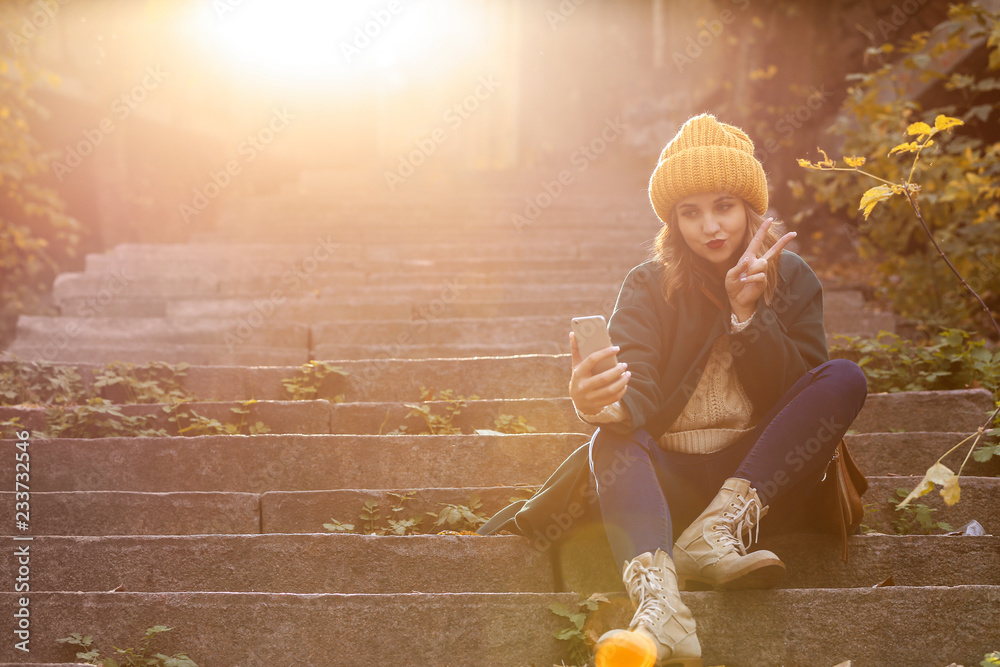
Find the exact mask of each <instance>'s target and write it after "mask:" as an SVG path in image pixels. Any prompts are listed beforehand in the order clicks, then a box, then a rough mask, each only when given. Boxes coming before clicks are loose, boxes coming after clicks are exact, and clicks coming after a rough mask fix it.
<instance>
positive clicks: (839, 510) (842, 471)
mask: <svg viewBox="0 0 1000 667" xmlns="http://www.w3.org/2000/svg"><path fill="white" fill-rule="evenodd" d="M867 490H868V480H867V479H865V475H864V473H862V472H861V469H860V468H858V465H857V464H856V463H855V462H854V458H853V457H852V456H851V452H850V450H848V449H847V442H845V441H844V440H843V439H842V440H841V441H840V443H839V444H838V445H837V449H836V450H835V451H834V453H833V459H832V460H831V461H830V463H829V464H827V467H826V473H825V474H824V475H823V479H822V480H820V483H819V489H818V492H817V496H816V497H817V499H818V500H817V502H818V504H819V507H817V508H816V513H815V514H814V516H815V517H816V521H817V523H818V525H817V526H816V528H818V529H819V530H821V531H822V532H824V533H833V534H834V535H840V538H841V541H842V547H843V551H842V553H841V558H843V559H844V562H845V563H846V562H847V560H848V554H847V536H848V535H853V534H854V533H855V532H856V531H857V529H858V526H860V525H861V521H862V520H863V519H864V515H865V508H864V504H863V503H862V502H861V497H862V496H863V495H864V494H865V491H867Z"/></svg>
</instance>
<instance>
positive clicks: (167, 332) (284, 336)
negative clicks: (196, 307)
mask: <svg viewBox="0 0 1000 667" xmlns="http://www.w3.org/2000/svg"><path fill="white" fill-rule="evenodd" d="M240 324H241V323H240V321H239V320H235V319H234V320H232V321H227V320H226V319H203V318H197V317H194V318H189V319H180V318H169V319H167V318H159V317H150V318H139V317H122V318H117V317H93V318H87V317H58V318H57V317H46V316H39V315H22V316H21V317H20V318H19V319H18V323H17V336H18V340H17V342H19V343H22V344H27V343H30V344H32V345H34V346H41V345H44V344H45V343H48V342H50V340H51V338H52V333H53V332H56V331H58V332H65V333H66V335H67V336H68V337H69V345H67V346H77V345H87V344H89V345H95V344H101V345H104V346H107V347H111V346H113V345H117V344H121V343H125V344H127V345H131V346H133V347H138V346H141V345H146V346H150V347H153V346H155V345H159V344H168V345H216V346H220V347H221V346H229V347H233V348H237V347H239V346H241V345H256V346H268V347H303V348H304V347H307V346H308V344H309V327H308V326H307V325H305V324H302V323H297V322H286V321H282V320H280V319H276V318H272V319H268V318H266V317H264V318H261V320H260V322H257V321H256V320H255V321H254V322H251V323H243V324H244V325H245V326H242V327H241V326H240ZM15 348H16V346H12V348H11V349H12V351H13V350H14V349H15Z"/></svg>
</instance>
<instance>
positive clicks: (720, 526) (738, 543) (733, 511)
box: [714, 493, 761, 556]
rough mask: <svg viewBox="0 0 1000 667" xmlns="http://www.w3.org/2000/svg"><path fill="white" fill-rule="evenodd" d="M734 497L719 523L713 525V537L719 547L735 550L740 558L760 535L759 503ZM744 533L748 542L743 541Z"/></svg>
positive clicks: (740, 496)
mask: <svg viewBox="0 0 1000 667" xmlns="http://www.w3.org/2000/svg"><path fill="white" fill-rule="evenodd" d="M735 495H736V497H735V498H734V499H733V500H732V501H731V502H730V503H729V508H728V509H727V510H726V511H725V512H723V513H722V519H721V521H720V522H719V523H717V524H715V526H714V528H715V535H716V537H717V539H718V542H719V544H720V546H723V547H728V548H730V549H737V550H738V551H739V552H740V555H741V556H746V555H747V549H748V548H749V547H750V546H751V545H752V544H753V543H754V542H756V541H757V538H758V536H759V535H760V516H761V507H760V501H758V500H757V499H756V498H744V497H743V496H742V495H741V494H738V493H737V494H735ZM744 532H745V533H746V534H747V539H748V540H749V541H744V538H743V533H744Z"/></svg>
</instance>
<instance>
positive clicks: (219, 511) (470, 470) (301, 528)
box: [0, 433, 1000, 535]
mask: <svg viewBox="0 0 1000 667" xmlns="http://www.w3.org/2000/svg"><path fill="white" fill-rule="evenodd" d="M960 435H961V434H948V433H922V434H902V433H900V434H879V435H878V436H867V435H862V436H848V438H847V440H848V444H849V445H850V446H851V451H852V452H853V454H854V456H855V458H856V460H857V462H858V465H859V466H860V467H861V469H862V470H863V471H864V472H865V473H866V474H867V475H869V476H872V477H873V478H875V477H879V478H883V479H885V480H890V481H889V482H887V483H891V480H893V479H895V478H894V477H886V475H893V474H894V475H897V476H899V475H904V474H906V473H910V475H911V476H912V474H913V473H916V472H922V471H923V469H924V468H926V467H928V466H930V465H931V464H932V463H933V462H934V461H935V460H936V459H937V456H939V455H940V454H941V453H943V452H944V451H945V447H946V446H947V445H949V444H952V443H954V442H957V441H958V439H959V438H958V437H957V436H960ZM913 436H916V438H914V437H913ZM402 438H405V436H402V437H401V441H402ZM232 439H234V440H239V438H238V437H234V438H232ZM435 439H436V440H439V441H440V440H443V441H445V443H444V446H442V445H440V444H438V445H435V444H434V442H433V441H431V442H426V443H420V444H423V447H425V448H426V450H427V451H426V452H422V456H425V457H431V458H432V459H433V457H435V456H438V455H440V456H446V455H447V454H448V453H449V451H453V450H454V449H456V448H458V447H465V448H471V447H473V446H476V445H481V449H480V451H482V450H485V449H489V450H499V451H497V452H496V453H493V452H492V451H491V452H489V453H487V454H485V455H484V454H480V455H479V456H480V457H481V460H482V461H483V462H484V465H482V466H479V465H477V464H478V460H470V461H469V462H467V463H466V465H465V466H464V468H463V471H462V473H463V476H461V478H460V479H458V480H457V481H455V478H454V477H452V478H450V480H446V481H452V482H453V483H458V484H477V483H482V480H484V479H489V478H490V477H491V476H493V477H495V472H494V471H492V470H491V467H494V466H496V465H498V464H497V461H498V460H499V459H500V458H501V457H502V456H503V455H504V454H511V453H520V452H516V451H515V452H512V450H511V446H510V444H509V443H505V442H504V438H501V437H499V436H437V437H436V438H435ZM527 440H529V441H530V440H531V439H527ZM587 440H588V438H587V436H586V435H584V434H577V435H567V436H566V437H564V438H562V439H561V441H560V442H559V443H557V444H556V445H555V446H551V447H536V448H534V449H532V454H533V458H531V459H530V460H528V459H525V460H523V461H522V462H521V463H519V464H518V465H517V466H516V468H515V470H514V472H517V477H516V479H520V480H522V482H521V483H523V484H531V483H534V484H535V485H538V484H540V483H541V481H543V480H544V479H545V478H546V477H548V475H550V474H551V473H552V472H553V471H554V470H555V468H556V467H557V466H558V465H559V463H561V462H562V460H563V459H564V458H565V456H566V455H568V454H569V452H571V451H573V449H575V448H576V447H577V446H579V445H582V444H584V443H586V442H587ZM411 441H412V440H411ZM160 442H161V441H156V442H152V443H149V445H150V447H151V448H159V449H162V448H168V447H169V446H168V445H160ZM104 444H105V448H104V459H103V460H105V461H107V462H109V463H113V464H115V465H119V466H120V465H122V464H124V463H127V462H128V463H132V462H134V461H136V460H142V459H141V456H142V453H141V452H139V453H138V454H136V453H134V447H132V448H129V447H126V446H125V445H124V443H121V442H117V441H112V440H105V441H104ZM203 444H205V443H203ZM242 444H243V443H242V442H239V443H235V445H237V446H234V443H229V442H223V443H222V444H215V445H213V444H205V446H206V447H212V449H218V450H221V451H222V452H223V453H224V454H225V453H229V454H231V455H233V456H239V457H241V458H242V459H246V458H249V459H250V462H249V463H250V464H251V465H254V464H255V465H258V466H259V468H258V469H257V470H248V471H247V472H246V473H245V479H244V480H239V479H223V480H221V481H222V482H229V483H231V484H232V485H233V486H239V485H240V484H242V485H243V486H245V487H251V486H252V490H254V491H260V490H262V489H265V488H289V487H290V486H291V485H294V484H295V481H294V480H295V479H297V478H298V477H299V476H300V474H302V473H301V472H300V471H297V470H296V469H295V465H305V466H308V465H309V464H308V463H306V464H302V463H301V462H300V461H301V459H300V460H299V461H296V462H290V463H289V464H288V465H287V467H282V468H280V469H279V468H278V466H277V465H276V464H274V463H272V462H271V461H270V460H261V459H262V457H260V456H253V454H252V450H249V451H250V452H251V453H248V449H247V448H246V447H244V446H241V445H242ZM307 444H310V445H312V446H313V447H314V448H315V450H316V454H315V457H316V458H318V459H319V461H318V464H317V465H319V466H323V465H325V463H326V462H325V461H324V460H323V459H322V452H323V451H324V449H326V448H332V447H339V448H341V449H343V448H349V449H350V448H353V449H354V450H356V451H354V452H353V456H354V458H355V460H356V461H358V462H359V463H357V464H356V465H357V466H358V468H359V470H358V473H359V474H358V477H362V479H361V483H365V482H366V481H367V480H368V479H372V480H375V479H380V478H382V479H385V478H387V477H390V476H391V472H386V470H387V469H389V468H390V465H391V464H389V463H386V462H385V461H384V460H383V459H381V458H380V457H373V456H370V455H369V456H367V457H366V456H365V452H366V449H365V448H366V447H367V448H371V446H372V443H371V442H370V439H368V438H361V439H359V441H357V442H354V441H352V442H351V443H349V444H347V445H345V444H344V443H343V439H342V438H338V437H332V438H325V439H315V438H313V439H312V440H311V441H310V442H309V443H307ZM448 445H451V449H450V450H449V449H448V448H447V446H448ZM374 446H375V447H380V446H382V445H381V444H375V445H374ZM529 447H531V445H530V443H529V445H528V446H526V447H523V448H522V449H528V448H529ZM47 449H49V448H48V447H47V445H46V443H45V442H43V441H38V440H35V441H34V451H35V453H36V467H37V466H38V465H39V464H38V462H37V461H38V458H37V457H38V456H41V460H42V461H43V462H44V461H46V459H47V458H48V459H50V458H51V457H52V456H54V455H57V452H58V449H57V450H56V452H46V450H47ZM67 449H68V448H67ZM39 450H42V453H41V454H38V452H39ZM267 451H270V450H267ZM394 451H395V452H398V451H399V448H391V450H390V453H392V452H394ZM168 453H173V454H176V455H177V456H178V458H179V457H181V456H183V455H184V453H183V452H178V451H177V450H176V449H175V448H173V449H169V450H168ZM907 453H910V454H911V455H912V458H913V461H912V462H904V463H901V464H899V466H898V467H894V468H892V469H891V470H886V468H887V467H888V466H887V465H886V463H885V462H884V461H883V458H890V459H892V458H894V457H895V458H899V459H903V458H904V457H905V456H906V455H907ZM883 454H885V457H884V456H883ZM399 455H400V460H396V461H395V462H394V463H395V464H396V465H400V464H402V465H414V463H413V462H412V458H413V457H412V454H409V453H407V452H406V451H403V452H402V453H400V454H399ZM963 455H964V453H963V452H959V453H957V454H955V455H953V456H952V459H955V461H954V462H952V461H951V460H947V461H946V463H950V464H952V467H953V469H955V470H957V469H958V467H959V466H960V464H961V460H960V459H961V458H962V456H963ZM304 458H306V459H307V460H308V458H309V457H308V456H306V457H304ZM470 458H471V457H470ZM371 459H376V460H375V462H374V464H372V462H371ZM421 465H423V466H424V468H428V467H430V465H433V464H426V463H424V464H421ZM43 469H44V468H43ZM57 472H59V471H57ZM319 472H320V473H322V470H320V471H319ZM998 472H1000V461H998V460H997V459H996V458H994V459H992V460H991V461H990V462H988V463H984V464H980V463H976V462H975V461H970V462H969V463H968V464H967V466H966V468H965V470H964V471H963V478H964V477H967V476H972V477H976V476H979V477H981V478H988V477H990V476H996V475H997V473H998ZM48 474H51V472H47V475H48ZM79 474H80V478H79V482H75V481H73V480H72V479H70V478H69V477H68V476H67V477H66V478H64V479H62V480H60V481H59V486H60V487H61V488H81V489H88V488H89V489H95V488H97V489H99V488H102V485H103V484H106V482H105V480H104V478H101V477H99V476H97V475H96V474H95V472H94V471H93V470H91V469H90V468H83V469H82V470H80V472H79ZM397 477H398V476H397ZM455 477H459V476H455ZM325 479H327V480H328V482H327V483H326V486H332V487H335V488H339V487H340V486H341V485H342V484H346V485H350V484H351V483H352V482H353V483H355V484H357V481H356V480H355V479H352V480H349V481H346V482H344V481H342V476H340V477H338V476H337V474H336V472H335V471H330V472H329V476H328V477H327V478H325ZM421 479H423V478H419V477H418V478H417V482H418V483H419V482H420V480H421ZM908 479H909V478H908V477H907V478H906V479H905V480H904V481H905V482H906V483H909V482H908ZM140 481H141V480H140ZM409 481H412V478H411V479H410V480H409ZM261 482H267V485H266V486H265V485H262V484H261ZM313 482H314V483H315V484H317V485H321V484H323V482H322V481H321V480H313ZM200 483H201V484H202V485H203V486H204V487H205V488H212V480H211V479H205V480H200ZM47 485H48V482H44V483H41V486H40V487H37V485H36V488H42V489H44V488H47ZM71 485H74V486H71ZM899 486H905V483H904V482H900V484H899ZM132 488H134V489H136V490H123V491H100V490H79V491H77V490H68V491H37V490H36V491H35V493H34V494H33V496H32V500H33V501H34V503H35V517H34V520H33V523H32V531H33V533H34V534H36V535H110V534H135V535H155V534H164V535H175V534H176V535H189V534H200V533H206V532H221V533H233V532H237V533H239V532H257V525H258V521H259V517H258V516H257V514H256V511H257V510H256V501H254V502H252V503H251V501H250V500H248V498H247V497H244V494H242V493H240V492H235V491H227V492H215V491H186V492H162V491H160V492H148V493H146V492H144V490H143V487H141V486H140V485H139V484H136V485H135V486H133V487H132ZM526 488H529V489H530V488H533V487H526ZM895 488H897V487H889V488H888V491H885V492H883V491H879V492H878V493H876V492H875V491H873V492H872V494H874V495H872V494H869V495H872V498H871V502H872V503H875V504H878V505H879V509H885V507H882V506H883V505H886V500H887V499H888V497H889V494H891V493H893V491H894V490H895ZM515 491H516V490H515V489H511V488H509V487H508V488H507V489H505V490H503V491H501V492H500V500H499V501H498V502H500V503H501V505H502V504H504V503H505V502H508V501H510V498H511V497H514V496H517V497H526V496H523V495H517V493H520V492H517V493H515ZM879 493H881V494H882V495H878V494H879ZM144 494H145V495H144ZM14 501H15V498H14V493H13V492H0V506H2V507H4V508H6V509H8V510H9V514H11V515H13V513H14V510H15V507H14ZM467 501H468V499H467V498H466V499H464V500H462V501H461V503H465V502H467ZM918 502H921V503H925V504H926V501H925V500H921V501H918ZM461 503H459V504H461ZM362 504H363V501H359V504H358V507H360V506H361V505H362ZM174 507H176V511H168V510H172V508H174ZM233 507H236V508H239V511H236V510H232V509H231V508H233ZM269 507H270V506H269ZM244 508H249V509H247V510H246V511H244ZM250 509H252V510H253V511H252V513H249V514H248V513H247V512H249V511H250ZM437 509H438V507H437V506H427V507H424V508H422V509H421V510H420V511H419V512H418V515H422V513H423V512H424V511H437ZM496 509H497V508H493V509H492V510H491V513H492V512H494V511H495V510H496ZM227 512H230V513H232V514H233V515H234V516H233V518H232V521H225V520H221V518H220V517H222V516H223V515H225V514H226V513H227ZM890 514H892V513H891V512H890ZM892 516H893V517H896V516H897V515H892ZM191 517H195V518H197V519H199V520H198V521H193V520H191ZM328 518H329V517H328ZM265 519H266V522H267V532H316V531H319V530H321V528H320V526H321V525H322V524H321V523H316V522H315V521H314V520H312V519H311V521H312V523H307V524H303V523H301V522H298V521H295V520H293V522H292V523H291V524H288V525H285V524H282V523H280V521H279V522H275V521H272V519H271V516H270V515H268V516H267V517H265ZM341 519H343V517H341ZM248 522H249V523H248ZM251 524H252V526H251ZM879 525H880V526H881V528H882V529H883V530H886V529H891V525H890V523H887V522H885V521H883V522H882V523H881V524H879ZM205 526H212V527H214V529H213V530H208V529H206V528H205ZM955 527H957V526H955Z"/></svg>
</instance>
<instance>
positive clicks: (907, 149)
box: [889, 141, 917, 155]
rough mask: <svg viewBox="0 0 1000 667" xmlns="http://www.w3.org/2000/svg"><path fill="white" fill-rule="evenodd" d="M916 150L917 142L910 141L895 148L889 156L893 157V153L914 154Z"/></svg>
mask: <svg viewBox="0 0 1000 667" xmlns="http://www.w3.org/2000/svg"><path fill="white" fill-rule="evenodd" d="M915 150H917V142H915V141H910V142H908V143H905V144H899V145H898V146H893V148H892V150H891V151H889V155H892V154H893V153H912V152H913V151H915Z"/></svg>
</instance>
